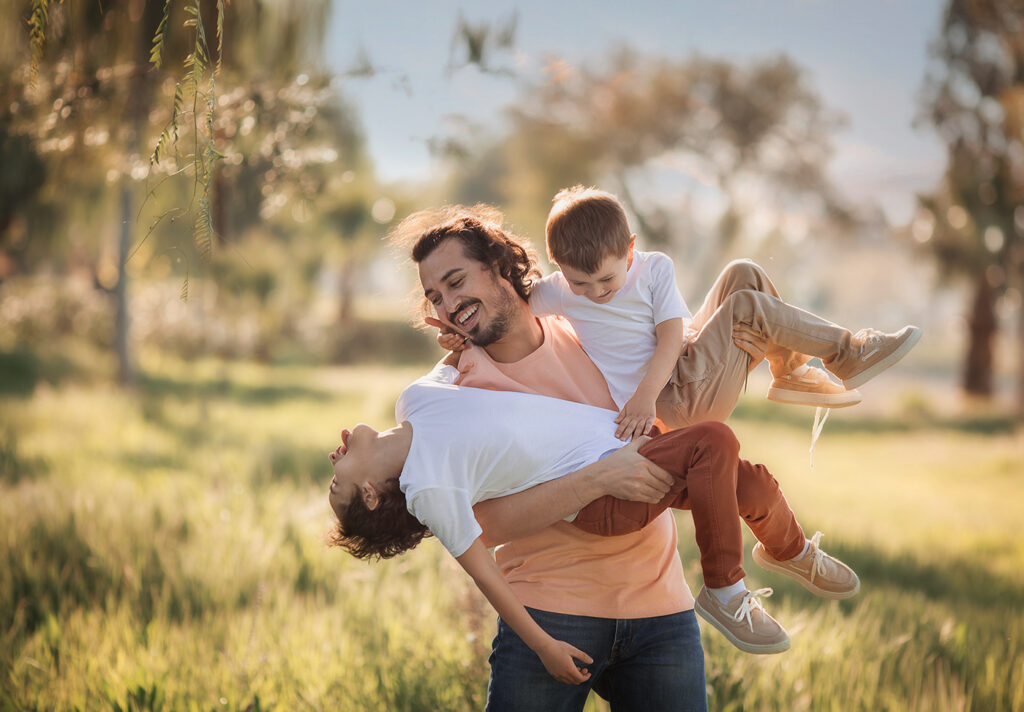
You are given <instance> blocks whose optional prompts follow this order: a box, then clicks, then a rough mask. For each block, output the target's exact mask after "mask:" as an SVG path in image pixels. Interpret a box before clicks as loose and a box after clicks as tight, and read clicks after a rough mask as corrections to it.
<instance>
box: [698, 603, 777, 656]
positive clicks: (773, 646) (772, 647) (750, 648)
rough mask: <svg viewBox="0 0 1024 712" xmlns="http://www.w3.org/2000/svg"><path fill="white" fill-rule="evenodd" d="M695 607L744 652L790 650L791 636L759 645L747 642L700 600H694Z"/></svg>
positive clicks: (702, 616)
mask: <svg viewBox="0 0 1024 712" xmlns="http://www.w3.org/2000/svg"><path fill="white" fill-rule="evenodd" d="M693 609H694V610H695V611H697V614H698V615H699V616H700V617H701V618H703V619H704V620H706V621H707V622H708V623H710V624H711V625H712V626H714V628H715V630H717V631H718V632H719V633H721V634H722V635H724V636H725V637H726V638H727V639H728V640H729V642H730V643H732V644H733V645H735V646H736V647H737V648H739V649H740V650H742V651H743V652H744V653H752V654H754V655H772V654H774V653H784V652H786V651H787V650H789V638H786V639H785V640H783V641H781V642H778V643H769V644H764V645H758V644H756V643H747V642H744V641H742V640H740V639H739V638H737V637H736V636H735V635H733V634H732V631H730V630H729V629H728V628H726V627H725V626H723V625H722V624H721V623H719V622H718V619H717V618H715V616H714V615H712V613H711V612H710V611H706V610H704V607H703V606H701V605H700V601H694V603H693Z"/></svg>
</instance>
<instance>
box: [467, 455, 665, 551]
mask: <svg viewBox="0 0 1024 712" xmlns="http://www.w3.org/2000/svg"><path fill="white" fill-rule="evenodd" d="M647 440H649V438H637V439H635V440H634V441H633V442H631V443H629V444H628V445H626V446H625V447H621V448H619V449H618V450H616V451H615V452H613V453H612V454H611V455H609V456H608V457H605V458H603V459H601V460H598V461H597V462H595V463H593V464H591V465H587V466H586V467H584V468H583V469H581V470H576V471H575V472H572V473H569V474H568V475H565V476H564V477H559V478H558V479H554V480H550V481H549V482H544V483H542V484H539V485H536V486H534V487H530V488H529V489H525V490H523V491H522V492H516V493H515V494H510V495H506V496H504V497H498V498H496V499H488V500H485V501H483V502H478V503H477V504H475V505H474V506H473V514H474V516H475V517H476V520H477V522H478V523H479V524H480V527H481V529H483V536H482V537H481V538H482V540H483V542H484V544H485V545H486V546H498V545H499V544H504V543H505V542H508V541H511V540H513V539H518V538H520V537H524V536H529V535H531V534H536V533H537V532H539V531H540V530H542V529H544V528H546V527H549V526H551V525H552V524H554V523H555V522H558V521H561V520H563V519H565V518H566V517H568V516H570V515H572V514H575V513H576V512H578V511H579V510H580V509H582V508H583V507H585V506H586V505H588V504H590V503H591V502H593V501H594V500H595V499H598V498H600V497H604V496H605V495H609V496H612V497H617V498H618V499H629V500H633V501H635V502H650V503H654V502H659V501H661V498H662V497H664V496H665V493H666V492H668V490H669V487H671V486H672V482H673V479H672V475H670V474H669V473H668V472H666V471H665V470H663V469H662V468H660V467H658V466H657V465H655V464H654V463H653V462H651V461H650V460H648V459H647V458H645V457H644V456H643V455H640V454H639V453H638V452H637V450H638V449H639V447H640V446H641V445H642V444H643V443H644V442H646V441H647Z"/></svg>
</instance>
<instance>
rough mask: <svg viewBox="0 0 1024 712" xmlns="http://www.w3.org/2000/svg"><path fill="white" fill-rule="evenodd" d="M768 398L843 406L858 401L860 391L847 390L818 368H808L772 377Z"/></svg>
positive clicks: (832, 406)
mask: <svg viewBox="0 0 1024 712" xmlns="http://www.w3.org/2000/svg"><path fill="white" fill-rule="evenodd" d="M768 400H772V401H776V402H778V403H792V404H793V405H813V406H816V407H818V408H845V407H847V406H850V405H857V404H858V403H860V391H858V390H856V389H850V390H847V389H846V388H845V387H844V386H842V385H841V384H839V383H836V382H835V381H833V380H832V379H831V378H829V377H828V374H827V373H825V371H823V370H821V369H820V368H808V369H807V371H806V372H804V373H803V375H800V376H796V375H793V374H792V373H787V374H786V375H785V376H780V377H779V378H775V379H772V385H771V387H770V388H769V389H768Z"/></svg>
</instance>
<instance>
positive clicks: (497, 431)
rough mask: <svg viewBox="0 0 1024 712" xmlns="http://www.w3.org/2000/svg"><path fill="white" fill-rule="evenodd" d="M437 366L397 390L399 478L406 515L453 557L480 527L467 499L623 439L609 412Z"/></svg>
mask: <svg viewBox="0 0 1024 712" xmlns="http://www.w3.org/2000/svg"><path fill="white" fill-rule="evenodd" d="M457 376H458V371H456V369H454V368H452V367H451V366H441V367H438V368H436V369H434V371H432V372H431V373H430V374H428V375H427V376H424V377H423V378H421V379H419V380H418V381H415V382H413V383H412V384H411V385H410V386H408V387H407V388H406V389H405V390H404V391H403V392H402V395H401V396H399V398H398V402H397V404H396V405H395V419H396V420H397V422H399V423H402V422H404V421H408V422H409V423H411V424H412V444H411V445H410V447H409V456H408V457H407V458H406V461H405V466H404V467H403V468H402V474H401V475H400V476H399V480H398V481H399V485H400V486H401V489H402V492H404V493H405V498H406V505H407V507H408V509H409V511H410V512H411V513H412V515H413V516H414V517H416V518H417V519H418V520H420V522H422V523H423V524H424V525H425V526H426V527H428V528H429V529H430V531H431V532H433V533H434V536H436V537H437V538H438V539H439V540H440V541H441V543H442V544H444V546H445V548H446V549H448V551H450V552H451V553H452V555H453V556H461V555H462V554H464V553H465V552H466V549H468V548H469V546H470V544H472V543H473V541H474V540H475V539H476V538H477V537H478V536H480V534H481V529H480V525H479V524H477V521H476V519H475V518H474V516H473V505H474V504H476V503H477V502H479V501H481V500H484V499H491V498H494V497H500V496H502V495H506V494H512V493H514V492H519V491H520V490H524V489H526V488H528V487H532V486H533V485H537V484H540V483H542V482H547V481H548V480H553V479H556V478H558V477H562V476H563V475H567V474H569V473H570V472H575V471H576V470H579V469H581V468H583V467H585V466H587V465H589V464H591V463H593V462H596V461H597V460H599V459H601V458H602V457H604V456H605V455H607V454H608V453H610V452H612V451H613V450H617V449H618V448H619V447H621V446H622V444H623V443H622V442H621V441H620V440H618V439H617V438H616V437H615V434H614V433H615V423H614V419H615V416H616V413H615V412H614V411H610V410H606V409H604V408H595V407H593V406H589V405H583V404H582V403H573V402H572V401H565V400H559V399H557V398H548V397H546V396H538V395H533V394H530V393H511V392H502V391H489V390H484V389H482V388H468V387H463V386H455V385H452V382H453V381H454V380H455V378H456V377H457Z"/></svg>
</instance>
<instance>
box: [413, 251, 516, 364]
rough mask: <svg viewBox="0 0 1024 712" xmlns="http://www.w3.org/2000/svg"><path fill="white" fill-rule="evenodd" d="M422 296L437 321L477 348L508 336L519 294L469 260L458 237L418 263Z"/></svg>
mask: <svg viewBox="0 0 1024 712" xmlns="http://www.w3.org/2000/svg"><path fill="white" fill-rule="evenodd" d="M419 274H420V284H421V285H423V294H424V296H425V297H426V298H427V301H429V302H430V303H431V304H432V305H433V306H434V311H435V312H436V314H437V318H438V319H440V320H441V321H443V322H444V323H446V324H449V325H451V326H452V327H454V329H455V331H457V332H461V333H463V334H466V335H468V336H469V338H470V339H471V340H472V342H473V343H474V344H476V345H478V346H487V345H489V344H492V343H494V342H495V341H497V340H498V339H500V338H502V337H503V336H504V335H505V334H506V333H508V329H509V326H510V324H511V322H512V319H513V318H514V316H515V310H516V307H517V304H516V301H517V300H518V298H519V297H518V295H516V293H515V291H514V290H513V289H512V285H511V284H509V283H508V281H507V280H504V279H502V278H500V277H499V276H498V275H497V274H495V272H494V270H492V269H491V268H490V267H489V266H488V265H485V264H483V263H482V262H477V261H476V260H474V259H472V258H470V257H467V256H466V253H465V250H464V249H463V246H462V243H461V242H459V240H458V239H457V238H449V239H447V240H445V241H444V242H442V243H441V244H440V245H438V246H437V248H436V249H434V251H433V252H431V253H430V254H429V255H427V256H426V257H424V258H423V260H422V261H420V263H419Z"/></svg>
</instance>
